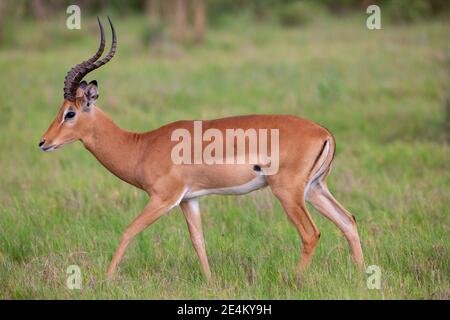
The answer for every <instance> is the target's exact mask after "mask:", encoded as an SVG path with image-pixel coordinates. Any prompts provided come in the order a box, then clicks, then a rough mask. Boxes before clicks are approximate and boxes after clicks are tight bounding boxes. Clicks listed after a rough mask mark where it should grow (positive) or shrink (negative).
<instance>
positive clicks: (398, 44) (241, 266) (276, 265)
mask: <svg viewBox="0 0 450 320" xmlns="http://www.w3.org/2000/svg"><path fill="white" fill-rule="evenodd" d="M115 21H116V28H117V30H118V32H119V49H118V54H117V55H116V57H115V58H114V60H113V61H112V62H111V63H110V64H108V66H107V67H105V68H103V69H100V70H98V71H96V72H95V73H94V74H92V75H90V76H89V77H88V79H94V78H95V79H97V80H98V82H99V88H100V99H99V102H98V104H99V106H101V107H102V108H103V110H105V111H106V112H107V113H108V114H109V115H110V116H111V117H112V118H113V119H114V120H115V121H116V122H117V123H118V124H119V125H120V126H121V127H124V128H127V129H129V130H135V131H142V130H149V129H151V128H155V127H157V126H160V125H162V124H164V123H167V122H170V121H175V120H178V119H186V118H191V119H192V118H204V119H208V118H218V117H223V116H229V115H236V114H246V113H283V114H295V115H299V116H302V117H305V118H309V119H311V120H314V121H317V122H319V123H321V124H323V125H324V126H326V127H327V128H329V129H330V130H331V131H332V132H333V133H334V135H335V137H336V139H337V155H336V158H335V164H334V169H333V172H332V174H331V176H330V179H329V184H330V188H331V190H332V191H333V193H334V194H335V195H336V197H337V199H339V200H340V201H341V202H342V203H343V204H344V205H345V206H346V207H347V208H348V209H349V210H350V211H352V212H353V213H354V215H355V216H356V218H357V221H358V226H359V230H360V235H361V240H362V245H363V250H364V253H365V260H366V264H367V265H372V264H374V265H378V266H380V267H381V270H382V289H381V290H368V289H367V287H366V279H367V276H366V275H365V274H364V273H361V272H359V271H357V270H356V269H355V268H354V267H353V265H352V263H351V259H350V254H349V249H348V245H347V243H346V241H345V240H344V238H343V237H342V236H341V235H340V233H339V231H338V229H337V228H336V227H335V226H334V225H333V224H332V223H331V222H329V221H327V220H326V219H324V218H323V217H322V216H320V215H319V214H318V213H317V212H316V211H314V210H313V209H312V208H311V211H312V215H313V218H314V219H315V220H316V223H317V225H318V227H319V229H320V230H321V233H322V237H321V239H320V242H319V245H318V247H317V250H316V253H315V255H314V259H313V263H312V265H311V267H310V269H309V270H308V271H307V272H306V273H305V274H304V275H303V276H302V277H301V278H300V279H299V278H297V277H296V276H295V270H296V266H297V263H298V259H299V257H300V248H301V242H300V239H299V237H298V234H297V233H296V231H295V228H294V227H293V226H292V225H291V224H290V223H289V221H288V219H287V217H286V215H285V213H284V212H283V211H282V209H281V207H280V205H279V203H278V202H277V201H276V200H275V199H274V197H273V196H272V195H271V194H270V192H269V190H263V191H258V192H255V193H253V194H250V195H247V196H242V197H205V198H203V199H202V200H201V202H200V206H201V210H202V214H203V221H204V232H205V237H206V243H207V252H208V255H209V259H210V264H211V267H212V272H213V281H212V282H211V283H210V284H208V283H206V282H205V281H204V278H203V276H202V273H201V269H200V265H199V262H198V259H197V256H196V254H195V252H194V250H193V248H192V246H191V243H190V239H189V235H188V231H187V228H186V224H185V221H184V218H183V216H182V214H181V212H180V210H179V209H175V210H173V211H172V212H171V213H169V214H167V215H165V216H164V217H162V218H161V219H160V220H159V221H158V222H157V223H155V224H154V225H153V226H151V227H150V228H148V229H147V230H145V231H144V232H143V233H142V234H140V235H139V236H138V237H137V238H136V239H135V240H134V241H133V243H132V244H131V245H130V247H129V249H128V250H127V252H126V255H125V258H124V260H123V262H122V263H121V265H120V269H119V273H118V275H117V279H116V280H115V281H114V282H112V283H108V282H106V281H105V271H106V268H107V265H108V263H109V260H110V259H111V257H112V255H113V253H114V251H115V249H116V246H117V245H118V241H119V237H120V234H121V232H122V231H123V229H124V228H125V227H126V226H127V224H128V223H129V222H131V221H132V219H133V218H134V217H135V216H136V215H138V214H139V213H140V211H141V209H142V208H143V207H144V205H145V204H146V202H147V200H148V199H147V196H146V195H145V194H144V193H143V192H141V191H139V190H137V189H134V188H132V187H131V186H129V185H127V184H125V183H123V182H121V181H119V180H118V179H117V178H115V177H114V176H112V175H111V174H109V173H108V172H107V171H106V170H105V169H104V168H103V167H101V165H100V164H98V163H97V161H96V160H95V158H94V157H93V156H92V155H91V154H89V153H88V152H87V151H86V150H84V148H83V147H82V145H81V144H80V143H75V144H73V145H70V146H66V147H65V148H64V149H63V150H61V151H58V152H56V153H50V154H45V153H42V152H41V151H40V150H39V149H38V148H37V142H38V140H39V138H40V136H41V134H42V133H43V132H44V131H45V129H46V128H47V126H48V125H49V123H50V121H51V120H52V119H53V117H54V116H55V114H56V112H57V110H58V108H59V105H60V103H61V102H62V93H63V92H62V85H63V79H64V76H65V73H66V71H67V69H68V68H69V67H70V66H71V65H73V64H74V63H76V62H78V61H79V60H81V59H83V58H85V57H87V56H88V55H89V54H90V53H91V52H94V50H95V48H96V45H97V42H96V41H97V34H96V32H97V31H96V26H95V21H94V20H92V21H89V22H86V23H85V24H84V25H83V29H82V30H81V31H67V30H66V29H64V27H63V26H64V22H63V20H62V19H60V20H58V21H56V20H55V21H50V22H47V23H45V24H43V25H39V26H37V25H34V24H32V23H31V22H27V23H22V24H18V25H17V26H16V29H15V32H16V33H17V38H16V39H15V45H14V46H11V47H7V48H3V49H1V50H0V70H1V74H0V88H1V95H0V137H1V139H0V150H1V151H0V181H1V182H0V297H1V298H7V299H11V298H12V299H16V298H32V299H35V298H45V299H49V298H50V299H51V298H57V299H67V298H69V299H71V298H75V299H79V298H82V299H86V298H88V299H90V298H95V299H99V298H106V299H110V298H139V299H140V298H150V299H152V298H163V299H166V298H168V299H173V298H194V299H196V298H225V299H228V298H238V299H241V298H251V299H252V298H269V299H284V298H287V299H309V298H312V299H325V298H326V299H349V298H356V299H399V298H426V299H429V298H433V299H448V297H449V294H450V284H449V282H450V280H449V275H450V269H449V260H450V254H449V245H450V236H449V234H450V233H449V227H450V223H449V222H450V215H449V209H448V202H449V194H450V171H449V163H450V161H449V160H450V159H449V155H450V152H449V151H450V150H449V145H448V144H447V141H448V135H449V133H448V132H446V131H445V130H446V129H445V128H448V126H447V124H446V121H448V115H447V118H446V114H445V108H444V105H445V103H444V102H445V99H446V96H445V95H446V94H448V92H449V85H448V83H449V81H450V77H449V72H448V70H449V66H450V55H449V52H450V50H449V49H450V47H449V42H448V30H449V23H448V21H447V22H443V21H430V22H421V23H418V24H415V25H403V26H394V25H387V24H386V25H383V30H381V31H369V30H367V29H366V28H365V18H364V17H362V16H361V17H352V18H349V19H344V18H340V19H336V18H334V19H318V20H317V21H315V22H314V23H312V24H310V25H307V26H305V27H302V28H300V29H298V28H297V29H294V28H291V29H282V28H280V27H278V26H276V25H274V24H271V23H269V24H266V25H255V24H253V23H251V22H249V21H246V20H243V21H241V20H237V21H235V23H233V24H226V25H222V26H219V27H216V28H214V29H211V30H209V32H208V35H207V39H206V43H205V44H204V45H203V46H199V47H189V46H188V47H187V48H184V49H183V48H175V49H176V52H175V53H174V54H170V55H169V54H167V53H164V52H163V53H155V52H151V51H149V49H148V48H146V47H145V46H144V45H143V44H142V43H141V42H140V39H141V38H142V37H141V35H142V33H143V32H144V31H143V25H144V23H145V21H146V20H145V19H144V18H142V17H135V18H128V19H115ZM447 112H450V111H449V110H447ZM72 264H76V265H79V266H80V268H81V271H82V279H83V289H82V290H81V291H79V290H73V291H72V290H68V289H67V287H66V285H65V283H66V277H67V275H66V274H65V270H66V268H67V267H68V266H69V265H72Z"/></svg>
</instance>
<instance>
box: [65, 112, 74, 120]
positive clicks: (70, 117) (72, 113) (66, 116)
mask: <svg viewBox="0 0 450 320" xmlns="http://www.w3.org/2000/svg"><path fill="white" fill-rule="evenodd" d="M75 115H76V113H75V112H73V111H69V112H67V113H66V115H65V116H64V120H67V119H72V118H73V117H75Z"/></svg>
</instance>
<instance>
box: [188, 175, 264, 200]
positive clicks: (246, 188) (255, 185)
mask: <svg viewBox="0 0 450 320" xmlns="http://www.w3.org/2000/svg"><path fill="white" fill-rule="evenodd" d="M266 186H267V181H266V177H265V176H263V175H259V176H257V177H256V178H254V179H253V180H250V181H249V182H247V183H245V184H241V185H239V186H233V187H227V188H216V189H203V190H197V191H188V192H186V195H185V196H184V199H192V198H197V197H201V196H205V195H207V194H225V195H239V194H246V193H249V192H252V191H255V190H258V189H261V188H264V187H266Z"/></svg>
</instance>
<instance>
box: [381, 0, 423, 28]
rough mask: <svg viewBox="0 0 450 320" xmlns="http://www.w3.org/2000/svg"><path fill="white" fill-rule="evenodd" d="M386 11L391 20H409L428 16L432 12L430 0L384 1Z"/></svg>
mask: <svg viewBox="0 0 450 320" xmlns="http://www.w3.org/2000/svg"><path fill="white" fill-rule="evenodd" d="M385 9H386V10H387V13H388V15H389V17H390V18H391V20H392V21H393V22H397V23H399V22H411V21H417V20H419V19H423V18H426V17H429V16H430V15H431V13H432V7H431V1H427V0H391V1H389V2H386V7H385Z"/></svg>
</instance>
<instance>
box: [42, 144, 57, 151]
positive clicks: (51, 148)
mask: <svg viewBox="0 0 450 320" xmlns="http://www.w3.org/2000/svg"><path fill="white" fill-rule="evenodd" d="M57 148H58V146H56V145H54V144H52V145H50V146H47V147H44V146H42V147H41V150H42V151H45V152H50V151H53V150H55V149H57Z"/></svg>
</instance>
